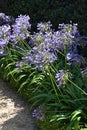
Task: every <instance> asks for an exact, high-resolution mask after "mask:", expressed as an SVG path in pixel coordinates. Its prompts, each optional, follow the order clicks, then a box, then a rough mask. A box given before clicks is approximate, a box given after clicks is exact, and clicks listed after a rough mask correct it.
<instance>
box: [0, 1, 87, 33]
mask: <svg viewBox="0 0 87 130" xmlns="http://www.w3.org/2000/svg"><path fill="white" fill-rule="evenodd" d="M86 7H87V1H86V0H76V1H75V0H72V1H71V0H65V1H64V0H15V1H14V0H0V11H2V12H5V13H6V14H8V15H12V16H15V17H16V16H18V15H19V14H29V16H30V17H31V23H32V24H33V26H32V30H36V25H37V23H38V22H41V21H49V20H50V21H51V22H52V24H53V28H55V29H57V28H58V24H59V23H62V22H64V23H69V22H70V20H72V21H73V22H74V23H78V24H79V30H80V33H81V34H83V35H86V34H87V31H86V30H87V11H86Z"/></svg>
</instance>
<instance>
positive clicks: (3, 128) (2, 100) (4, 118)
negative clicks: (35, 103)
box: [0, 79, 39, 130]
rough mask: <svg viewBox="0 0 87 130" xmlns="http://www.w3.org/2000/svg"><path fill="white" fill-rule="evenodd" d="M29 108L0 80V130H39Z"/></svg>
mask: <svg viewBox="0 0 87 130" xmlns="http://www.w3.org/2000/svg"><path fill="white" fill-rule="evenodd" d="M29 106H30V104H28V103H25V101H23V100H22V99H20V97H19V96H18V95H17V94H16V92H14V91H13V90H11V88H9V87H8V84H7V83H4V82H3V81H2V80H1V79H0V130H39V129H38V128H37V126H36V124H35V122H34V120H33V118H32V116H31V112H30V108H29Z"/></svg>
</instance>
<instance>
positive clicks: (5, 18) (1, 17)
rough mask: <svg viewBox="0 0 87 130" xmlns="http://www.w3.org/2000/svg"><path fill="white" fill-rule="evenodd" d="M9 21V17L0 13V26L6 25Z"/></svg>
mask: <svg viewBox="0 0 87 130" xmlns="http://www.w3.org/2000/svg"><path fill="white" fill-rule="evenodd" d="M10 21H11V19H10V17H9V16H7V15H5V14H4V13H0V26H2V25H4V24H8V23H9V22H10Z"/></svg>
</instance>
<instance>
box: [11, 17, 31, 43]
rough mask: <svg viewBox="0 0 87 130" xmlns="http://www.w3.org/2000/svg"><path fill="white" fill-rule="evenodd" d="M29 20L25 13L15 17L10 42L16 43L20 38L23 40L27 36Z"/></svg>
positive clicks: (29, 26)
mask: <svg viewBox="0 0 87 130" xmlns="http://www.w3.org/2000/svg"><path fill="white" fill-rule="evenodd" d="M29 20H30V17H29V16H26V15H20V16H18V18H16V20H15V24H14V25H12V35H11V36H10V39H11V42H13V43H17V42H18V41H20V40H21V39H22V40H24V39H26V38H28V37H29V29H30V28H31V24H30V23H29Z"/></svg>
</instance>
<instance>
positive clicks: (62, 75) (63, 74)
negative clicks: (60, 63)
mask: <svg viewBox="0 0 87 130" xmlns="http://www.w3.org/2000/svg"><path fill="white" fill-rule="evenodd" d="M71 76H72V75H71V73H70V72H69V71H66V70H59V72H58V73H57V74H56V76H55V79H56V82H57V84H58V86H59V87H65V85H66V83H67V81H68V79H69V78H71Z"/></svg>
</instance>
